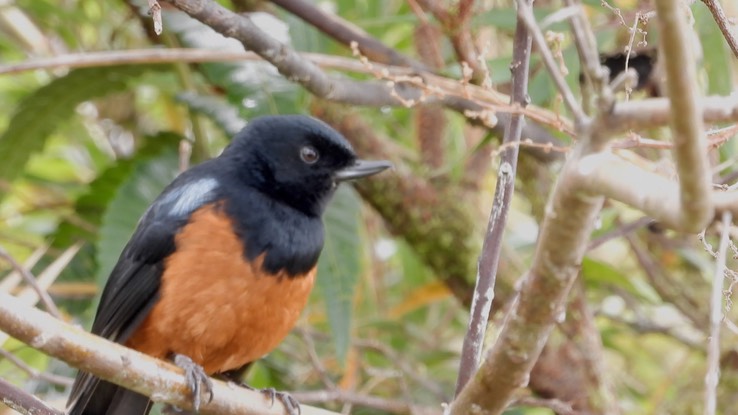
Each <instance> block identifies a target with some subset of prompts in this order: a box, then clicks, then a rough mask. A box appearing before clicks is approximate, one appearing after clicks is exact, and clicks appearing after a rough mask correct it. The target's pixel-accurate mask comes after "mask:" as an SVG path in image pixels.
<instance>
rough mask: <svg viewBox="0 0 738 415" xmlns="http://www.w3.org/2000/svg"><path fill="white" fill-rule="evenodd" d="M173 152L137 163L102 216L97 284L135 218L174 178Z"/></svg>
mask: <svg viewBox="0 0 738 415" xmlns="http://www.w3.org/2000/svg"><path fill="white" fill-rule="evenodd" d="M178 161H179V160H178V157H177V153H176V151H171V152H167V153H165V154H163V155H161V156H159V157H155V158H152V159H149V160H146V161H137V162H136V163H135V166H134V168H133V169H132V172H131V174H130V175H129V176H128V177H127V178H126V179H125V181H123V182H122V183H121V185H120V187H118V189H117V191H116V192H115V195H114V196H113V198H112V199H111V200H110V203H109V205H108V208H107V209H106V211H105V214H104V215H103V217H102V225H101V227H100V232H99V238H98V241H97V245H96V248H97V258H96V259H97V263H98V274H97V275H98V281H99V282H100V283H101V285H102V283H104V281H105V280H106V279H107V277H108V275H109V274H110V271H112V269H113V266H115V263H116V262H117V261H118V257H119V256H120V253H121V251H123V248H124V247H125V245H126V242H127V241H128V240H129V239H130V237H131V235H132V234H133V231H134V230H135V229H136V224H137V223H138V219H139V217H141V215H142V214H143V213H144V211H145V210H146V208H147V207H148V206H149V205H150V204H151V202H153V201H154V199H155V198H156V197H157V196H158V195H159V193H161V191H162V190H164V187H166V185H168V184H169V183H170V182H171V181H172V180H173V179H174V177H176V175H177V167H178Z"/></svg>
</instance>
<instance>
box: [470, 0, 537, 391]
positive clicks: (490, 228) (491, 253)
mask: <svg viewBox="0 0 738 415" xmlns="http://www.w3.org/2000/svg"><path fill="white" fill-rule="evenodd" d="M520 3H521V4H520V5H519V6H518V10H519V14H518V23H517V25H516V29H515V38H514V40H513V60H512V63H511V64H510V68H511V70H512V97H511V101H512V103H513V104H517V105H520V106H521V107H525V106H526V105H527V104H528V99H529V98H528V78H529V74H528V71H529V68H530V51H531V44H532V41H531V33H530V27H528V25H527V24H524V20H525V17H524V15H523V14H524V12H522V11H520V10H521V9H524V8H529V7H530V3H528V2H527V0H522V1H521V2H520ZM522 3H525V4H522ZM524 122H525V120H524V118H523V116H522V115H519V114H516V115H513V116H512V117H511V118H510V124H509V125H508V128H506V129H505V137H504V140H503V145H504V144H509V143H519V142H520V135H521V132H522V130H523V124H524ZM518 149H519V146H518V145H513V146H511V147H510V148H508V149H507V150H506V151H505V152H504V153H502V157H501V160H500V167H499V169H498V175H497V186H496V188H495V197H494V202H493V205H492V210H491V211H490V215H489V223H488V225H487V233H486V236H485V238H484V242H483V245H482V252H481V254H480V256H479V262H478V264H477V275H476V285H475V287H474V297H473V299H472V305H471V310H470V312H469V314H470V316H469V325H468V326H467V331H466V336H465V337H464V344H463V347H462V351H461V364H460V368H459V377H458V379H457V380H456V395H457V396H458V395H459V393H461V390H462V389H463V388H464V386H465V385H466V384H467V382H468V381H469V379H470V378H471V377H472V375H473V374H474V373H475V372H476V371H477V367H478V366H479V360H480V358H481V356H482V347H483V346H484V335H485V332H486V330H487V321H488V319H489V312H490V309H491V307H492V301H493V300H494V289H495V282H496V279H497V267H498V264H499V261H500V253H501V252H502V235H503V234H504V229H505V223H506V222H507V214H508V212H509V210H510V202H511V200H512V196H513V192H514V191H515V175H516V171H517V164H518Z"/></svg>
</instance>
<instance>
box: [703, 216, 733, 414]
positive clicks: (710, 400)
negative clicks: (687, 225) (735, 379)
mask: <svg viewBox="0 0 738 415" xmlns="http://www.w3.org/2000/svg"><path fill="white" fill-rule="evenodd" d="M722 216H723V218H722V224H723V226H722V231H721V233H720V246H719V248H718V253H717V258H715V272H714V274H713V277H712V294H711V295H710V337H709V342H708V345H707V374H706V375H705V410H704V414H705V415H715V411H716V407H717V387H718V383H719V382H720V327H721V325H722V324H721V323H722V320H723V285H724V282H725V263H726V259H727V251H728V243H729V242H730V238H729V237H728V235H729V234H730V226H731V222H732V220H733V215H732V214H731V213H730V212H723V215H722Z"/></svg>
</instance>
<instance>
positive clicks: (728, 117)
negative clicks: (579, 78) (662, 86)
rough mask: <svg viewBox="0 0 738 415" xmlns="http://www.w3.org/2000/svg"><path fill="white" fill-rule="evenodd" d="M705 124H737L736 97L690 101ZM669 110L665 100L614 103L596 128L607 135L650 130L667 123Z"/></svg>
mask: <svg viewBox="0 0 738 415" xmlns="http://www.w3.org/2000/svg"><path fill="white" fill-rule="evenodd" d="M694 100H695V106H696V107H697V108H698V109H700V110H701V111H702V119H703V120H704V122H706V123H718V122H725V121H738V94H732V95H730V96H727V97H720V96H712V97H705V98H701V97H700V98H694ZM670 114H671V107H670V106H669V100H668V99H667V98H651V99H644V100H641V101H628V102H618V103H616V104H615V106H614V107H613V109H612V112H610V113H609V114H608V115H607V116H606V117H604V120H603V124H601V125H600V126H601V127H603V128H605V129H607V130H608V131H610V132H611V133H618V132H624V131H628V130H638V129H646V128H653V127H657V126H662V125H666V124H668V123H669V117H670Z"/></svg>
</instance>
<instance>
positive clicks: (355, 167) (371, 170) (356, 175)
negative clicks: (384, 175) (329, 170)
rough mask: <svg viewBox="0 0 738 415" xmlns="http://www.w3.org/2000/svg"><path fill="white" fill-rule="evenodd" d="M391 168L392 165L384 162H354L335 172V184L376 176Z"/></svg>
mask: <svg viewBox="0 0 738 415" xmlns="http://www.w3.org/2000/svg"><path fill="white" fill-rule="evenodd" d="M390 167H392V163H390V162H389V161H386V160H356V162H355V163H354V164H352V165H350V166H348V167H346V168H344V169H342V170H339V171H338V172H336V175H335V180H336V182H344V181H346V180H354V179H360V178H362V177H366V176H371V175H372V174H377V173H379V172H381V171H384V170H386V169H388V168H390Z"/></svg>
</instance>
